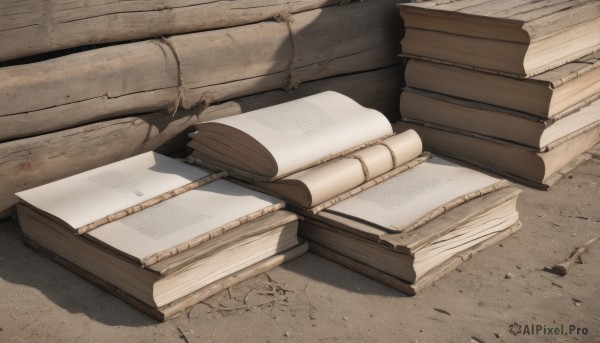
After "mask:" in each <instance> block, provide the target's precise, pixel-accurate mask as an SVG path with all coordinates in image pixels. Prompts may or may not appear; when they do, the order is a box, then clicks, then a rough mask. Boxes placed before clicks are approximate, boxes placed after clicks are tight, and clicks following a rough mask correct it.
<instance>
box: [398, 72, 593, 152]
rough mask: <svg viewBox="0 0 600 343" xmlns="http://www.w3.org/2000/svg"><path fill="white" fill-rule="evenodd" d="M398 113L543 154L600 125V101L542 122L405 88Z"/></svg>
mask: <svg viewBox="0 0 600 343" xmlns="http://www.w3.org/2000/svg"><path fill="white" fill-rule="evenodd" d="M599 83H600V82H599ZM400 113H401V115H402V120H404V121H408V122H414V123H416V124H427V123H429V124H436V125H441V126H447V127H451V128H455V129H458V130H462V131H467V132H471V133H473V134H478V135H483V136H489V137H493V138H498V139H501V140H506V141H511V142H515V143H518V144H523V145H526V146H529V147H532V148H535V149H539V150H540V151H545V150H546V147H547V146H548V145H551V144H552V143H553V142H556V141H558V140H559V139H562V138H564V137H566V136H569V135H571V134H573V133H574V132H578V131H580V130H583V129H585V128H586V127H589V126H590V125H594V124H596V123H598V122H600V100H598V99H586V101H583V102H581V103H580V104H577V105H576V106H573V107H572V108H571V109H570V111H565V112H564V114H563V115H562V116H560V117H558V116H557V117H554V118H553V119H545V120H544V119H542V118H539V117H534V116H531V115H528V114H526V113H522V112H517V111H512V110H508V109H505V108H502V107H497V106H493V105H487V104H483V103H478V102H473V101H468V100H463V99H458V98H453V97H448V96H444V95H441V94H436V93H431V92H426V91H421V90H416V89H412V88H404V90H403V92H402V95H401V96H400Z"/></svg>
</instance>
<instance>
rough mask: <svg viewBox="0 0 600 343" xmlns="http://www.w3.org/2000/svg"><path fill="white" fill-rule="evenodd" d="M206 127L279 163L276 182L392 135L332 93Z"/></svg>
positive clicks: (382, 122) (375, 117)
mask: <svg viewBox="0 0 600 343" xmlns="http://www.w3.org/2000/svg"><path fill="white" fill-rule="evenodd" d="M209 123H220V124H224V125H228V126H231V127H234V128H236V129H238V130H240V131H243V132H245V133H246V134H248V135H250V136H252V137H253V138H254V139H256V140H257V141H258V142H259V143H261V144H262V145H263V146H264V147H265V148H266V149H267V150H268V151H269V152H270V153H271V154H272V155H273V157H274V159H275V161H276V162H277V165H278V172H277V175H276V176H281V175H284V174H288V173H290V172H292V171H294V170H298V169H301V168H302V167H304V166H306V165H309V164H311V163H314V162H316V161H319V160H321V159H323V158H325V157H327V156H329V155H332V154H337V153H341V152H343V151H345V150H348V149H350V148H353V147H355V146H357V145H360V144H363V143H366V142H369V141H372V140H375V139H377V138H380V137H382V136H386V135H389V134H391V133H392V127H391V125H390V124H389V122H388V120H387V119H386V118H385V116H384V115H383V114H381V113H379V112H377V111H375V110H372V109H367V108H365V107H363V106H361V105H359V104H358V103H356V102H355V101H354V100H352V99H350V98H348V97H346V96H344V95H342V94H339V93H336V92H332V91H327V92H323V93H319V94H316V95H312V96H309V97H305V98H302V99H299V100H294V101H290V102H287V103H284V104H280V105H275V106H271V107H267V108H264V109H260V110H256V111H251V112H247V113H244V114H241V115H237V116H232V117H228V118H222V119H217V120H214V121H211V122H209Z"/></svg>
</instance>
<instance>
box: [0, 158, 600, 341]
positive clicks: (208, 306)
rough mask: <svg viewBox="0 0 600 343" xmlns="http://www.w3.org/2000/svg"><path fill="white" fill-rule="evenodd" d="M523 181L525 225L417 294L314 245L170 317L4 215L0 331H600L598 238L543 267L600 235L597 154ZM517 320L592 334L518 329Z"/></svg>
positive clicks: (281, 335) (100, 336)
mask: <svg viewBox="0 0 600 343" xmlns="http://www.w3.org/2000/svg"><path fill="white" fill-rule="evenodd" d="M520 188H522V189H523V190H524V192H523V193H522V195H521V198H520V200H519V210H520V214H521V220H522V222H523V224H524V225H523V229H522V230H521V231H519V232H518V233H517V234H515V235H514V236H512V237H510V238H508V239H506V240H505V241H503V242H502V243H501V244H498V245H496V246H493V247H491V248H489V249H487V250H486V251H484V252H482V253H480V254H478V255H477V256H475V258H474V259H472V260H470V261H468V262H466V263H464V264H463V265H461V266H460V267H459V268H458V269H456V270H455V271H453V272H452V273H450V274H449V275H447V276H446V277H444V278H443V279H441V280H439V281H438V282H437V283H435V284H434V285H433V286H432V287H430V288H429V289H427V290H425V291H424V292H423V293H422V294H421V295H418V296H416V297H407V296H405V295H403V294H402V293H399V292H397V291H395V290H393V289H391V288H388V287H386V286H384V285H381V284H379V283H377V282H375V281H372V280H370V279H367V278H365V277H363V276H361V275H359V274H356V273H353V272H351V271H349V270H347V269H344V268H342V267H340V266H338V265H335V264H333V263H331V262H329V261H327V260H324V259H322V258H320V257H317V256H315V255H312V254H306V255H304V256H303V257H301V258H299V259H297V260H295V261H292V262H290V263H288V264H286V265H284V266H282V267H279V268H277V269H275V270H273V271H271V272H269V273H268V275H265V274H263V275H261V276H259V277H257V278H254V279H251V280H248V281H246V282H244V283H243V284H241V285H238V286H235V287H233V288H231V289H230V290H229V292H228V291H224V292H221V293H220V294H218V295H216V296H214V297H212V298H210V299H208V300H206V301H205V302H204V303H201V304H198V305H196V306H194V307H193V308H191V309H190V310H187V311H186V312H184V314H183V315H182V316H181V317H179V318H176V319H173V320H171V321H169V322H166V323H158V322H156V321H154V320H152V319H150V318H148V317H146V316H145V315H143V314H142V313H140V312H138V311H137V310H135V309H134V308H132V307H130V306H128V305H127V304H125V303H123V302H121V301H120V300H119V299H117V298H114V297H113V296H111V295H109V294H107V293H105V292H103V291H102V290H100V289H98V288H96V287H94V286H93V285H91V284H90V283H88V282H86V281H84V280H82V279H80V278H79V277H78V276H76V275H74V274H73V273H71V272H69V271H67V270H66V269H64V268H62V267H61V266H60V265H58V264H55V263H54V262H52V261H50V260H49V259H47V258H45V257H43V256H41V255H39V254H37V253H36V252H34V251H32V250H30V249H28V248H26V247H25V246H23V244H22V243H21V234H20V231H19V229H18V227H17V225H16V223H15V222H13V221H7V222H4V223H2V224H0V294H1V298H0V299H1V301H0V342H38V341H40V342H73V341H76V342H109V341H110V342H125V341H126V342H153V341H155V342H411V341H412V342H441V341H449V342H521V341H550V342H553V341H557V342H562V341H581V342H600V296H599V294H600V292H599V290H600V268H598V267H597V266H598V265H600V242H598V243H597V244H596V245H594V246H592V249H591V250H590V252H588V253H586V254H585V256H584V259H585V261H584V262H585V263H584V264H576V265H575V266H574V267H573V269H572V270H571V271H570V273H569V275H567V276H564V277H560V276H556V275H553V274H550V273H547V272H544V271H543V267H544V266H549V265H552V264H554V263H557V262H560V261H561V260H562V259H564V258H566V257H567V256H568V255H569V254H570V253H571V251H572V250H573V249H574V248H576V247H577V246H579V245H580V244H583V243H584V242H585V241H587V240H588V239H590V238H592V237H594V236H599V235H600V159H598V158H596V159H593V160H590V161H588V162H586V163H585V164H584V165H582V166H581V167H579V168H578V169H577V170H576V171H575V172H573V173H572V174H570V175H568V176H567V177H566V178H565V179H564V180H561V181H560V182H559V183H558V184H557V185H556V186H555V188H554V189H552V191H550V192H540V191H535V190H531V189H527V188H525V187H520ZM508 273H510V274H511V275H512V278H511V277H510V276H508V278H507V274H508ZM244 300H246V302H247V306H244ZM223 307H225V308H227V310H223V309H222V308H223ZM514 322H516V323H517V324H520V325H521V326H522V327H524V325H532V324H533V325H542V326H544V325H545V326H546V327H547V328H554V327H560V325H561V324H562V325H563V326H564V328H565V330H566V331H568V329H569V326H570V325H574V326H577V327H579V328H580V329H583V328H585V329H586V330H587V335H583V334H582V332H581V331H580V334H579V335H559V336H555V335H541V334H540V335H527V336H525V335H519V336H513V335H511V334H510V333H509V331H508V328H509V325H510V324H511V323H514Z"/></svg>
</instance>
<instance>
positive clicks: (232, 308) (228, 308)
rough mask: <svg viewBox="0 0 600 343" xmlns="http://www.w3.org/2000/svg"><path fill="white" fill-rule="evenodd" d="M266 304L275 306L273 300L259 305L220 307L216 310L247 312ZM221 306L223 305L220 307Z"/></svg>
mask: <svg viewBox="0 0 600 343" xmlns="http://www.w3.org/2000/svg"><path fill="white" fill-rule="evenodd" d="M268 303H273V306H275V299H272V300H269V301H265V302H263V303H260V304H254V305H252V306H249V305H244V306H236V307H220V308H218V310H219V311H236V310H249V309H250V308H252V307H260V306H263V305H266V304H268ZM221 306H223V305H221Z"/></svg>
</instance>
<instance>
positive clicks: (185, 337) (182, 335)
mask: <svg viewBox="0 0 600 343" xmlns="http://www.w3.org/2000/svg"><path fill="white" fill-rule="evenodd" d="M176 327H177V330H178V331H179V333H180V334H181V336H179V338H183V340H184V341H185V342H186V343H191V341H190V339H189V338H188V336H187V335H186V334H185V332H183V330H181V328H180V327H179V325H176Z"/></svg>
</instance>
